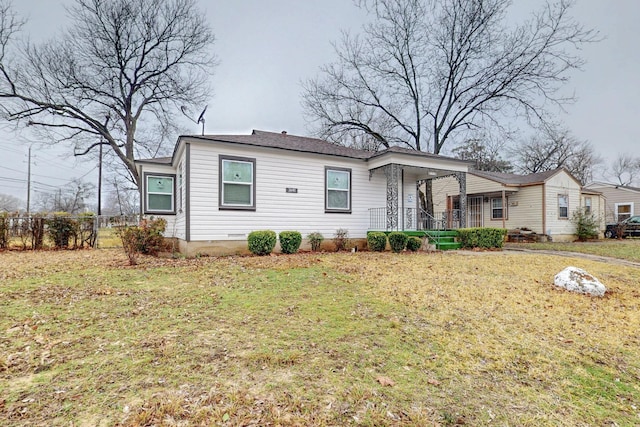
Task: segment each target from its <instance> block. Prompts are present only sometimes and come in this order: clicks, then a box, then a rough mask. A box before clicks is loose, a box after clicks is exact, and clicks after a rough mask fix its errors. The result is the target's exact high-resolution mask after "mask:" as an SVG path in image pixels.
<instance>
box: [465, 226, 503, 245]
mask: <svg viewBox="0 0 640 427" xmlns="http://www.w3.org/2000/svg"><path fill="white" fill-rule="evenodd" d="M506 234H507V230H505V229H504V228H461V229H459V230H458V239H459V240H460V244H461V245H462V247H463V248H467V249H468V248H501V247H502V245H503V243H504V236H505V235H506Z"/></svg>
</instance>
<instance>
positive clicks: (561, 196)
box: [558, 194, 569, 219]
mask: <svg viewBox="0 0 640 427" xmlns="http://www.w3.org/2000/svg"><path fill="white" fill-rule="evenodd" d="M561 198H562V199H564V200H566V203H567V205H566V206H562V205H561V204H560V199H561ZM562 208H566V209H567V213H566V215H562V212H561V211H560V209H562ZM558 219H569V195H568V194H558Z"/></svg>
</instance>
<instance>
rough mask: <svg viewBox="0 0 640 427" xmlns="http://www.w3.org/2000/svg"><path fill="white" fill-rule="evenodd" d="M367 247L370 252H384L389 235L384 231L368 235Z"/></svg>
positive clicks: (372, 232)
mask: <svg viewBox="0 0 640 427" xmlns="http://www.w3.org/2000/svg"><path fill="white" fill-rule="evenodd" d="M367 246H369V250H370V251H375V252H382V251H384V250H385V248H386V247H387V235H386V234H384V233H383V232H382V231H371V232H370V233H367Z"/></svg>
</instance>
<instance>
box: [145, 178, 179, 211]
mask: <svg viewBox="0 0 640 427" xmlns="http://www.w3.org/2000/svg"><path fill="white" fill-rule="evenodd" d="M145 189H146V192H145V212H146V213H157V214H173V213H175V206H174V192H175V175H165V174H146V175H145Z"/></svg>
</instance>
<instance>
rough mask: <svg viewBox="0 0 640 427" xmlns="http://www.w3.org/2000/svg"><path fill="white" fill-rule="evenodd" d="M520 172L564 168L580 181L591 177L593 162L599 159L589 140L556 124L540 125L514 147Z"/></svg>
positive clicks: (599, 160) (589, 179)
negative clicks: (539, 130)
mask: <svg viewBox="0 0 640 427" xmlns="http://www.w3.org/2000/svg"><path fill="white" fill-rule="evenodd" d="M513 157H514V158H515V159H516V163H517V164H518V169H519V170H520V172H522V173H537V172H545V171H549V170H554V169H558V168H565V169H567V170H568V171H569V172H570V173H571V174H572V175H573V176H574V177H575V178H576V179H577V180H578V181H580V183H581V184H582V185H585V184H586V183H588V182H589V181H591V180H592V178H593V168H594V166H596V165H598V164H600V163H601V162H602V158H600V156H598V155H597V154H596V152H595V151H594V149H593V146H592V145H591V143H589V142H588V141H580V140H578V139H576V138H575V137H574V136H573V135H571V132H569V131H568V130H566V129H559V128H557V127H543V128H541V132H540V133H538V134H536V135H534V136H532V137H531V139H530V140H529V141H528V142H525V143H522V144H520V145H519V146H518V148H517V150H513Z"/></svg>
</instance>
